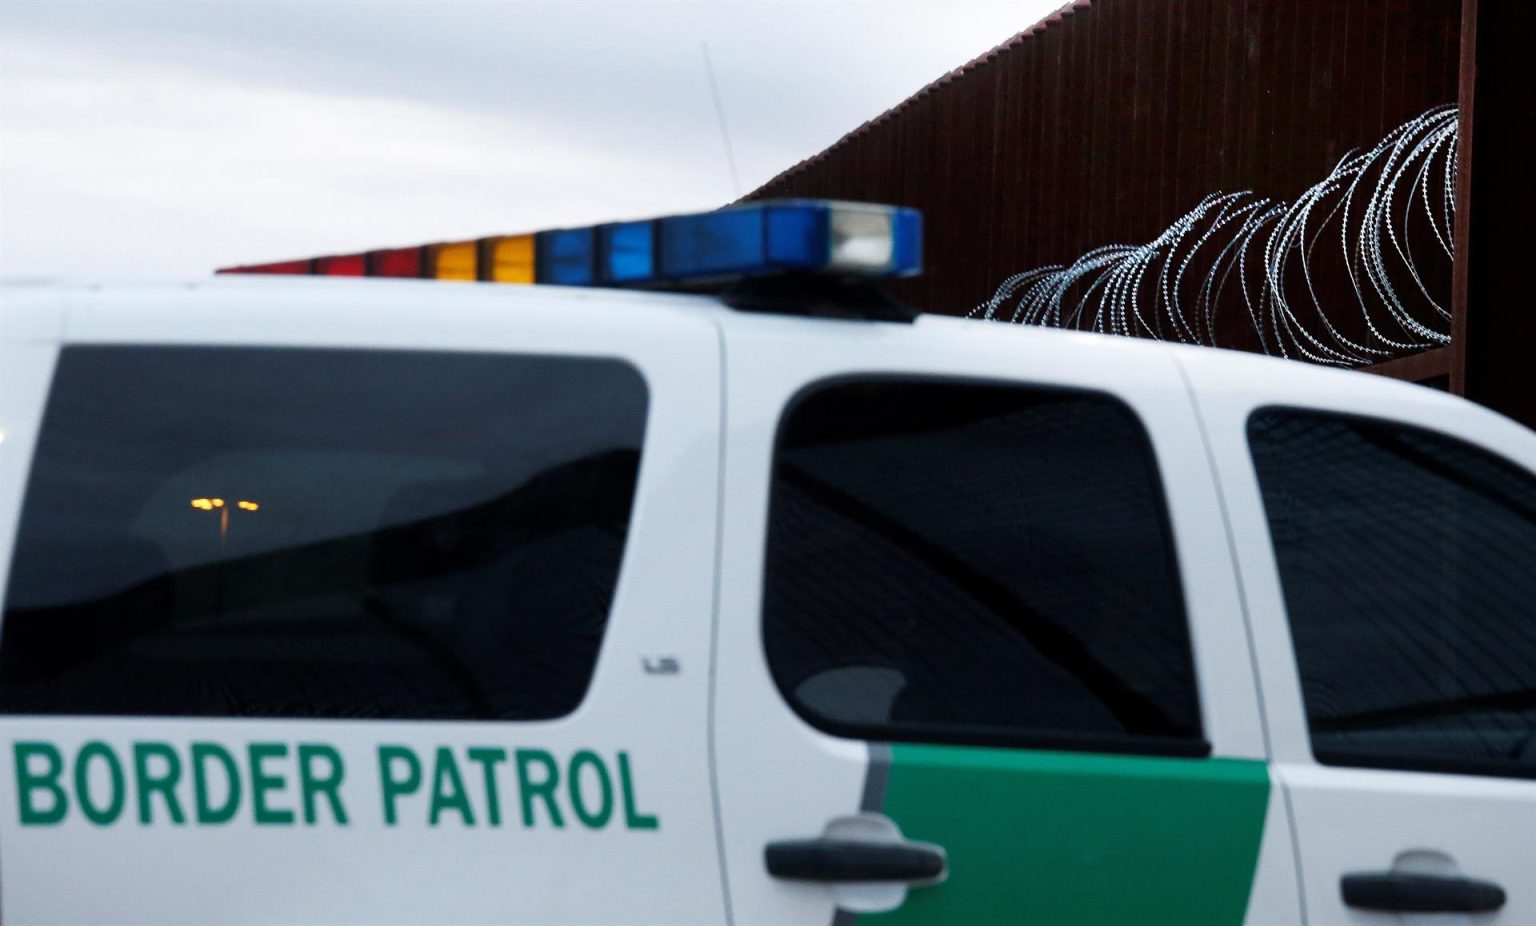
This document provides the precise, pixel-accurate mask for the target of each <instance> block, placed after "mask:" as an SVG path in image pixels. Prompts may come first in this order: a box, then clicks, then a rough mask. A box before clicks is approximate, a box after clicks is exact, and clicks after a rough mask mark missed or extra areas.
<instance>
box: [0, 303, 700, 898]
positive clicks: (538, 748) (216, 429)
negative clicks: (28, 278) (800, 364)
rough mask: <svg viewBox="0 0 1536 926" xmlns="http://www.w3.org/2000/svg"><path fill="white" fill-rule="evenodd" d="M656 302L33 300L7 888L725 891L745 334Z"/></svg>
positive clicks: (13, 424) (74, 894) (1, 839)
mask: <svg viewBox="0 0 1536 926" xmlns="http://www.w3.org/2000/svg"><path fill="white" fill-rule="evenodd" d="M7 298H8V299H12V300H13V302H12V304H10V305H7V307H6V310H7V318H8V319H12V318H21V317H23V315H25V316H26V317H29V318H30V317H42V316H41V315H39V313H37V312H26V311H24V310H26V309H27V308H28V307H27V305H25V304H24V303H25V302H27V301H28V300H27V298H26V297H25V294H24V293H17V292H13V293H11V294H10V295H9V296H8V297H7ZM626 298H627V297H623V296H617V295H616V296H614V297H612V298H611V299H609V300H606V301H602V302H598V301H595V300H591V299H586V300H584V301H578V300H576V299H573V298H569V297H565V298H561V297H555V296H550V295H548V294H547V292H544V293H541V292H539V291H532V290H523V291H516V292H512V291H508V290H502V289H495V290H492V289H491V288H489V287H458V286H447V285H441V284H431V285H426V284H423V285H413V284H409V283H404V284H367V283H360V284H348V283H341V284H332V283H329V281H327V282H323V283H304V284H284V283H275V282H267V281H263V282H261V283H255V284H245V285H228V286H221V285H214V286H212V287H186V288H176V289H172V288H168V287H166V288H157V287H140V288H136V289H133V290H128V291H114V290H110V289H108V290H105V291H101V292H87V291H78V292H74V293H72V294H71V295H70V296H69V302H70V309H69V315H68V321H67V325H65V326H63V327H62V328H60V327H58V326H55V327H53V328H52V329H49V330H42V329H43V328H45V327H46V326H43V325H40V324H39V325H33V326H31V327H33V328H38V329H39V330H37V331H32V332H30V333H26V332H25V331H23V329H24V328H25V327H26V326H22V327H20V328H18V327H14V326H10V325H8V327H7V332H6V338H7V340H6V341H5V346H4V350H5V351H6V353H5V356H4V358H3V360H4V362H3V363H0V369H4V370H5V374H6V376H5V380H4V390H3V392H0V402H3V404H0V429H3V431H4V434H5V439H4V442H3V443H0V457H3V460H4V468H3V470H0V473H3V481H0V571H3V572H6V573H8V575H5V574H0V583H3V584H4V586H5V588H6V598H5V616H4V622H3V626H0V711H3V716H0V750H3V752H0V762H3V763H4V766H5V768H4V771H3V773H0V870H3V872H4V878H5V881H4V889H3V890H0V899H3V904H4V908H3V917H0V918H3V919H4V920H5V922H7V923H16V924H22V923H32V922H49V923H92V924H106V923H223V922H267V923H529V924H533V923H537V924H551V923H571V924H576V923H580V924H589V923H598V922H618V921H632V920H635V919H643V920H645V921H647V922H654V923H718V922H719V921H720V920H721V918H722V917H723V916H724V902H723V897H722V892H721V884H720V875H719V860H718V852H717V840H716V833H715V821H714V817H713V811H712V808H711V803H710V800H709V777H708V762H707V749H706V746H707V744H706V730H707V727H706V723H705V718H706V710H707V683H708V672H707V667H708V657H709V653H708V646H709V621H710V615H711V609H712V600H711V595H712V575H713V573H712V570H713V562H714V534H715V514H714V507H715V506H714V498H715V492H716V485H717V460H718V443H717V441H718V434H717V432H718V418H719V408H718V392H719V361H718V354H719V347H718V338H717V336H716V334H715V331H714V329H713V327H712V326H711V325H710V324H709V323H708V321H707V319H704V318H701V317H698V316H697V315H696V314H691V313H679V312H673V311H666V310H663V309H659V308H655V307H652V308H650V309H647V308H645V307H643V306H636V305H632V304H629V303H627V302H625V301H624V300H625V299H626ZM12 310H14V311H12ZM23 334H26V336H25V337H23V336H22V335H23ZM13 361H14V362H13ZM663 886H665V888H663Z"/></svg>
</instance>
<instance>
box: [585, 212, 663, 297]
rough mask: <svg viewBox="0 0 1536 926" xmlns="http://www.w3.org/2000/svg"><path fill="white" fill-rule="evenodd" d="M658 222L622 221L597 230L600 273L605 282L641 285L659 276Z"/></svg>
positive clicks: (602, 226) (599, 227) (600, 226)
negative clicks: (657, 262) (657, 253)
mask: <svg viewBox="0 0 1536 926" xmlns="http://www.w3.org/2000/svg"><path fill="white" fill-rule="evenodd" d="M655 228H656V223H655V222H650V221H645V222H619V223H617V224H614V225H599V226H598V229H597V253H598V255H599V260H598V271H599V274H600V275H601V276H602V278H603V282H605V283H641V282H645V281H647V280H652V279H655V277H656V233H655Z"/></svg>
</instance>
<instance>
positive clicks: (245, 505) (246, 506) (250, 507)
mask: <svg viewBox="0 0 1536 926" xmlns="http://www.w3.org/2000/svg"><path fill="white" fill-rule="evenodd" d="M235 505H236V506H237V507H239V508H240V509H242V510H244V511H257V510H259V509H260V508H261V506H260V505H258V504H256V503H255V502H236V503H235Z"/></svg>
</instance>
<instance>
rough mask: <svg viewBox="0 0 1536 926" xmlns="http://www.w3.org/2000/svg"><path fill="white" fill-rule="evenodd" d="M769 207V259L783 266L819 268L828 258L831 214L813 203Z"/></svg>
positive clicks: (823, 207)
mask: <svg viewBox="0 0 1536 926" xmlns="http://www.w3.org/2000/svg"><path fill="white" fill-rule="evenodd" d="M766 208H767V216H766V221H767V223H768V254H767V257H768V260H769V262H771V263H772V264H774V265H776V266H781V267H801V268H811V267H819V266H821V265H822V264H823V263H825V262H826V259H827V225H828V221H827V219H828V216H829V214H830V213H829V212H828V210H827V208H826V207H825V206H821V205H817V204H814V203H784V204H775V205H770V206H768V207H766Z"/></svg>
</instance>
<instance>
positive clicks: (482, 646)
mask: <svg viewBox="0 0 1536 926" xmlns="http://www.w3.org/2000/svg"><path fill="white" fill-rule="evenodd" d="M919 235H920V219H919V217H918V216H916V214H914V213H912V212H910V211H908V210H901V209H893V208H887V207H878V206H866V205H859V204H846V203H827V202H816V201H810V202H808V201H795V202H785V203H763V204H753V205H748V206H740V207H733V208H730V209H726V210H721V211H718V212H714V213H708V214H704V215H698V216H678V217H671V218H667V219H661V220H656V221H649V222H633V223H623V224H620V225H610V226H600V227H597V228H592V229H577V230H563V231H558V232H549V233H543V234H541V235H536V236H509V237H506V238H498V239H487V240H484V241H480V242H473V243H458V244H451V245H441V246H434V247H431V248H417V249H395V250H393V251H389V252H376V253H373V254H369V255H351V256H347V257H339V258H326V259H321V260H316V261H303V262H295V263H293V264H288V265H269V266H268V267H266V268H245V269H250V270H261V269H267V270H276V271H287V272H305V273H311V274H320V275H331V274H345V273H356V272H362V273H366V274H370V275H374V276H385V275H391V274H393V275H397V276H398V275H416V276H422V275H429V276H434V277H440V278H455V277H458V278H466V279H483V280H487V281H490V282H497V281H502V282H508V281H513V280H519V279H521V280H523V281H524V282H527V281H534V282H546V283H556V284H566V285H564V286H561V285H546V286H524V287H517V286H494V285H460V286H452V285H447V286H445V285H438V284H436V283H430V282H420V281H418V282H410V281H405V280H399V279H396V280H353V281H346V280H336V279H295V278H290V277H274V278H267V279H257V278H226V279H221V280H216V281H208V282H195V283H187V284H181V285H133V286H105V285H103V286H60V287H56V286H41V285H40V286H30V285H15V286H11V287H7V288H6V289H5V290H4V291H3V302H0V307H3V314H0V586H3V587H4V590H5V599H4V617H3V622H0V769H3V771H0V917H3V920H4V922H5V923H7V924H11V926H21V924H31V923H50V924H61V923H80V924H118V923H125V924H126V923H132V924H143V923H156V924H171V923H186V924H209V923H258V922H259V923H285V924H300V923H326V924H353V923H357V924H361V923H368V924H386V923H399V924H425V923H460V924H465V923H475V924H491V923H498V924H542V926H554V924H602V923H654V924H683V923H687V924H703V923H736V924H743V926H748V924H750V926H790V924H823V926H824V924H828V923H843V924H846V923H851V922H853V921H854V920H856V919H857V920H859V921H861V922H866V921H867V922H868V923H869V924H888V926H903V924H909V923H910V924H936V923H961V922H971V923H980V922H997V923H1018V924H1051V926H1108V924H1114V926H1124V924H1130V923H1136V924H1154V926H1238V924H1277V926H1280V924H1299V923H1307V924H1314V926H1343V924H1359V926H1365V924H1387V923H1397V924H1404V926H1428V924H1431V923H1434V924H1449V923H1457V924H1464V926H1473V924H1488V926H1529V924H1532V923H1536V604H1533V602H1536V475H1533V474H1536V435H1533V434H1532V433H1531V432H1530V431H1528V430H1526V429H1524V428H1522V427H1520V426H1518V425H1516V424H1513V423H1511V422H1509V421H1507V420H1505V419H1503V418H1501V417H1499V416H1498V415H1495V414H1493V413H1491V412H1489V411H1486V410H1484V409H1481V408H1478V407H1476V406H1474V405H1471V404H1469V403H1467V402H1464V401H1461V400H1458V399H1455V398H1452V397H1449V396H1446V395H1443V394H1438V393H1436V392H1433V391H1431V390H1428V389H1425V388H1421V387H1417V386H1409V385H1404V384H1401V383H1396V382H1392V381H1388V380H1385V379H1380V378H1375V377H1369V376H1362V375H1360V374H1358V373H1353V372H1346V371H1331V370H1326V369H1319V368H1313V367H1309V366H1303V365H1301V364H1297V363H1292V362H1286V361H1281V360H1275V359H1268V358H1261V357H1254V356H1247V355H1239V354H1235V353H1230V352H1223V351H1218V350H1210V349H1204V348H1186V347H1175V346H1169V345H1164V344H1156V343H1149V342H1137V341H1132V340H1127V339H1117V338H1113V337H1106V336H1099V335H1092V334H1083V333H1071V332H1063V331H1051V330H1041V329H1033V328H1022V327H1012V326H1002V325H994V324H985V323H981V322H977V321H966V320H960V319H952V318H940V317H916V316H914V315H912V314H911V313H906V312H904V311H903V310H902V309H901V308H900V306H898V305H897V304H895V303H894V302H892V301H891V300H889V299H887V298H885V297H884V296H882V295H880V293H879V291H878V290H877V289H875V288H873V287H874V283H873V282H872V281H873V280H876V279H877V278H881V277H890V276H898V275H902V274H906V273H910V272H914V271H915V270H916V269H917V266H918V252H919ZM647 290H649V291H647ZM676 290H695V292H692V293H688V292H677V291H676Z"/></svg>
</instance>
